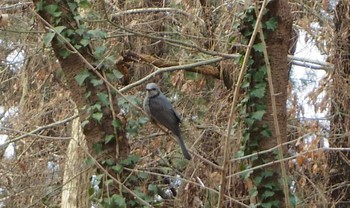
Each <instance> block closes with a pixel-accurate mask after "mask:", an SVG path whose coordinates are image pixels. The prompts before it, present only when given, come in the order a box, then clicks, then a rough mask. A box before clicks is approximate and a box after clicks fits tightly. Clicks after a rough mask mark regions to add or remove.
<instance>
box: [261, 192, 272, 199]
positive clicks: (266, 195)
mask: <svg viewBox="0 0 350 208" xmlns="http://www.w3.org/2000/svg"><path fill="white" fill-rule="evenodd" d="M274 195H275V192H273V191H270V190H265V191H264V193H263V194H262V198H263V199H266V198H269V197H272V196H274Z"/></svg>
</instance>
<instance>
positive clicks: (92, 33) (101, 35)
mask: <svg viewBox="0 0 350 208" xmlns="http://www.w3.org/2000/svg"><path fill="white" fill-rule="evenodd" d="M87 34H88V35H89V36H90V37H92V38H95V39H105V38H106V33H105V32H103V31H102V30H88V31H87Z"/></svg>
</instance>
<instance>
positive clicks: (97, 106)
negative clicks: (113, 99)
mask: <svg viewBox="0 0 350 208" xmlns="http://www.w3.org/2000/svg"><path fill="white" fill-rule="evenodd" d="M101 109H102V107H101V104H99V103H96V104H95V105H92V106H90V109H89V112H96V111H101Z"/></svg>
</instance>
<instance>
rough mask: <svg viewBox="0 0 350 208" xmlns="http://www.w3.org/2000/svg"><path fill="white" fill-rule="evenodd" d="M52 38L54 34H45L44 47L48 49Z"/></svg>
mask: <svg viewBox="0 0 350 208" xmlns="http://www.w3.org/2000/svg"><path fill="white" fill-rule="evenodd" d="M54 37H55V33H53V32H49V33H46V35H45V36H44V44H45V46H46V47H48V46H49V45H50V43H51V41H52V39H53V38H54Z"/></svg>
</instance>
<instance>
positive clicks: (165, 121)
mask: <svg viewBox="0 0 350 208" xmlns="http://www.w3.org/2000/svg"><path fill="white" fill-rule="evenodd" d="M146 91H147V95H146V97H145V99H144V102H143V108H144V110H145V112H146V113H147V115H148V116H149V117H150V118H151V119H152V120H154V121H156V122H157V123H158V124H161V125H162V126H164V127H166V128H167V129H168V130H170V131H171V132H172V133H173V134H174V135H175V136H176V137H177V141H178V143H179V145H180V148H181V151H182V154H183V155H184V157H185V158H186V159H187V160H191V158H192V157H191V155H190V154H189V153H188V150H187V148H186V146H185V143H184V141H183V138H182V135H181V130H180V127H179V124H180V123H181V119H180V116H179V114H178V113H177V112H176V111H175V109H174V108H173V106H172V105H171V103H170V101H169V100H168V99H167V98H166V97H165V95H164V94H163V93H162V92H161V91H160V89H159V87H158V86H157V84H155V83H148V84H147V85H146Z"/></svg>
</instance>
